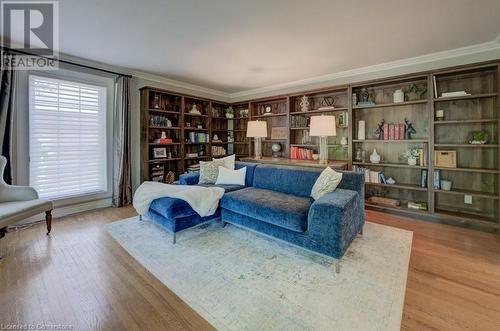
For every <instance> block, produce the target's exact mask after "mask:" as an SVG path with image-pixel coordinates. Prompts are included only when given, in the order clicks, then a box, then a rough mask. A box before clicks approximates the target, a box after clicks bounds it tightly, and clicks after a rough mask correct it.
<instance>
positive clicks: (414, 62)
mask: <svg viewBox="0 0 500 331" xmlns="http://www.w3.org/2000/svg"><path fill="white" fill-rule="evenodd" d="M492 51H496V52H499V54H500V34H499V35H498V36H497V38H496V39H495V40H493V41H489V42H485V43H481V44H476V45H471V46H466V47H461V48H456V49H451V50H446V51H441V52H436V53H431V54H426V55H421V56H416V57H412V58H407V59H402V60H396V61H391V62H386V63H381V64H376V65H371V66H367V67H361V68H356V69H351V70H346V71H341V72H337V73H332V74H327V75H322V76H317V77H311V78H306V79H301V80H296V81H293V82H288V83H283V84H276V85H271V86H267V87H262V88H256V89H251V90H246V91H241V92H235V93H231V94H230V100H231V102H235V101H242V100H245V99H252V97H256V96H261V95H262V94H271V93H272V92H277V91H280V92H281V93H282V92H283V90H285V89H292V88H298V87H305V86H308V85H317V84H321V83H325V82H329V81H334V80H338V79H345V78H353V79H354V78H355V77H357V76H363V75H367V74H370V75H373V74H377V73H382V72H386V71H391V70H397V69H399V70H401V69H404V68H411V67H415V66H421V65H426V64H430V63H433V62H438V61H443V60H450V59H456V58H461V57H468V56H471V55H477V54H483V53H489V52H492ZM499 54H497V55H496V56H497V57H496V58H500V55H499ZM492 59H493V58H492ZM463 64H467V63H463ZM433 69H436V68H433Z"/></svg>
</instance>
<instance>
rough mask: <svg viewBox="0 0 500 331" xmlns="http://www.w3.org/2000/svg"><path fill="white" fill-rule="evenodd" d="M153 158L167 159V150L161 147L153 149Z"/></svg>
mask: <svg viewBox="0 0 500 331" xmlns="http://www.w3.org/2000/svg"><path fill="white" fill-rule="evenodd" d="M153 157H154V158H155V159H159V158H166V157H167V149H166V148H164V147H162V148H154V149H153Z"/></svg>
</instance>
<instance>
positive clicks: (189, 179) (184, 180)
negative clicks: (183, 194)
mask: <svg viewBox="0 0 500 331" xmlns="http://www.w3.org/2000/svg"><path fill="white" fill-rule="evenodd" d="M199 181H200V174H199V173H198V172H191V173H189V174H182V175H180V176H179V182H180V184H181V185H195V184H198V182H199Z"/></svg>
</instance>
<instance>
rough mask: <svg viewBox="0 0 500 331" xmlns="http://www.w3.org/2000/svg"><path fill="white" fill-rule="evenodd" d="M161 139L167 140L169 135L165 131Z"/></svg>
mask: <svg viewBox="0 0 500 331" xmlns="http://www.w3.org/2000/svg"><path fill="white" fill-rule="evenodd" d="M160 139H167V133H166V132H165V131H162V132H161V138H160Z"/></svg>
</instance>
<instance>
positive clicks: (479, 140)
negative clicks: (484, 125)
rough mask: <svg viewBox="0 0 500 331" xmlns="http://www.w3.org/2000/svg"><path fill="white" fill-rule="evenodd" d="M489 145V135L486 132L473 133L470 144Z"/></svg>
mask: <svg viewBox="0 0 500 331" xmlns="http://www.w3.org/2000/svg"><path fill="white" fill-rule="evenodd" d="M487 143H488V133H487V132H486V131H474V132H471V134H470V138H469V144H474V145H484V144H487Z"/></svg>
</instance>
